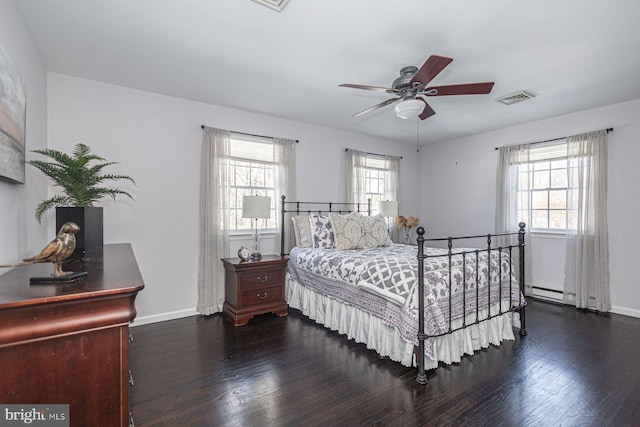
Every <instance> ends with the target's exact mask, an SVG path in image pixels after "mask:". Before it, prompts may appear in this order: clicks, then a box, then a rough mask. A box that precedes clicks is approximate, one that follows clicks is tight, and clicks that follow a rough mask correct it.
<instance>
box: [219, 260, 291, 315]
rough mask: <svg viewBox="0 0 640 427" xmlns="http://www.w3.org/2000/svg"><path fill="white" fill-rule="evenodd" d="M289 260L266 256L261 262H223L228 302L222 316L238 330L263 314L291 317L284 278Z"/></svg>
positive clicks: (225, 302) (225, 303)
mask: <svg viewBox="0 0 640 427" xmlns="http://www.w3.org/2000/svg"><path fill="white" fill-rule="evenodd" d="M288 261H289V259H288V258H281V257H279V256H277V255H264V256H263V257H262V259H261V260H259V261H251V260H249V261H242V260H240V258H223V259H222V263H223V264H224V268H225V284H224V292H225V301H224V306H223V308H222V313H223V314H224V315H225V317H227V318H228V319H229V320H230V321H231V322H232V323H233V325H234V326H241V325H244V324H246V323H247V322H248V321H249V320H251V319H252V318H253V316H255V315H257V314H263V313H275V314H277V315H278V316H286V315H287V302H286V301H285V299H284V278H285V270H286V268H287V262H288Z"/></svg>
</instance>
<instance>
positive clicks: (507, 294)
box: [288, 244, 524, 353]
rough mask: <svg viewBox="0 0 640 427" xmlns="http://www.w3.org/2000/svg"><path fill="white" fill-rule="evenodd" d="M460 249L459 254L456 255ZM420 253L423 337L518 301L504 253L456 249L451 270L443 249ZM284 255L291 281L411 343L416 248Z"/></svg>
mask: <svg viewBox="0 0 640 427" xmlns="http://www.w3.org/2000/svg"><path fill="white" fill-rule="evenodd" d="M463 251H464V252H466V254H465V255H462V254H461V252H463ZM425 253H426V254H427V255H428V257H427V258H426V259H425V261H424V277H425V333H426V334H427V335H429V336H437V335H441V334H444V333H446V332H447V331H448V328H449V318H450V317H451V318H452V319H458V318H461V317H462V316H463V314H466V315H469V314H470V313H474V312H475V311H476V307H480V309H482V308H486V307H487V306H488V305H490V304H493V303H496V302H498V300H502V301H507V302H506V304H511V305H512V306H513V305H516V304H517V303H518V302H519V301H520V293H519V287H518V281H517V279H516V275H515V268H510V265H511V262H510V258H509V255H508V254H507V253H505V252H499V251H498V250H497V249H496V250H492V251H491V253H490V254H487V251H486V250H481V251H476V250H474V249H460V248H459V249H456V250H455V251H454V255H453V256H452V258H451V268H449V257H448V256H447V255H446V254H447V250H446V249H436V248H425ZM456 253H457V255H456ZM289 257H290V261H289V265H288V274H289V275H290V277H291V278H293V279H295V280H297V281H298V282H300V283H302V284H303V285H305V286H307V287H311V288H313V289H315V290H316V291H317V292H320V293H322V294H324V295H326V296H329V297H331V298H335V299H338V300H340V301H343V302H344V303H346V304H349V305H352V306H354V307H358V308H360V309H362V310H365V311H367V312H369V313H371V314H373V315H375V316H377V317H379V318H381V319H382V320H383V321H384V323H385V324H386V325H388V326H391V327H394V328H396V329H397V330H398V331H399V332H400V334H401V336H402V337H403V339H405V340H406V341H407V342H411V343H414V344H416V345H417V343H418V341H417V333H418V325H417V323H418V322H417V319H418V295H417V291H418V274H417V268H418V260H417V247H416V246H411V245H402V244H393V245H390V246H386V247H377V248H373V249H360V250H348V251H336V250H328V249H312V248H301V247H296V248H294V249H293V250H292V251H291V254H290V256H289ZM463 270H464V274H463ZM500 277H502V285H501V286H500V285H499V284H500ZM449 282H451V287H449ZM449 289H451V292H450V291H449ZM463 289H464V292H463ZM476 290H477V292H476ZM450 293H451V298H450V295H449V294H450ZM380 297H381V298H380ZM450 300H451V304H450V303H449V301H450ZM509 301H510V302H509ZM522 301H523V303H524V299H522ZM465 307H466V308H465ZM494 314H495V313H494ZM427 353H428V351H427Z"/></svg>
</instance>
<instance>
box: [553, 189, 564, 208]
mask: <svg viewBox="0 0 640 427" xmlns="http://www.w3.org/2000/svg"><path fill="white" fill-rule="evenodd" d="M549 208H550V209H567V192H566V190H551V191H549Z"/></svg>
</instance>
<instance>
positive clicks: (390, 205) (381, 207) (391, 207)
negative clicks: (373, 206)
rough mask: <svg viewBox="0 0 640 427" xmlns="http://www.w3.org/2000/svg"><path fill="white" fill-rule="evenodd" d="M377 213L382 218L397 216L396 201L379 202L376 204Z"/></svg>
mask: <svg viewBox="0 0 640 427" xmlns="http://www.w3.org/2000/svg"><path fill="white" fill-rule="evenodd" d="M378 212H380V213H381V214H382V216H384V217H387V218H388V217H393V216H397V215H398V201H397V200H380V201H379V202H378Z"/></svg>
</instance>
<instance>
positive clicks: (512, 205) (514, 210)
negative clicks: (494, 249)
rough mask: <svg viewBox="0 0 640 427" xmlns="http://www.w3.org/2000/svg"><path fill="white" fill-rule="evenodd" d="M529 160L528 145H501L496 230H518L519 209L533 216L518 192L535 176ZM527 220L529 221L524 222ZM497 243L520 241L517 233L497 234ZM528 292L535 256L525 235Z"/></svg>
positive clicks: (502, 231) (527, 291)
mask: <svg viewBox="0 0 640 427" xmlns="http://www.w3.org/2000/svg"><path fill="white" fill-rule="evenodd" d="M529 160H530V150H529V145H528V144H524V145H511V146H506V147H501V148H500V157H499V160H498V172H497V179H496V220H495V231H496V233H512V232H514V231H517V230H518V222H519V220H518V211H523V210H524V211H525V212H527V211H528V213H527V217H528V218H531V204H530V203H529V200H528V199H526V198H525V197H524V196H523V195H522V194H521V193H520V192H519V191H518V189H519V188H520V180H521V179H527V180H529V179H533V177H532V176H531V174H532V170H531V169H530V168H528V162H529ZM525 223H526V221H525ZM527 229H530V224H527ZM496 243H497V244H498V245H499V246H508V245H516V244H518V236H511V237H509V236H501V237H497V240H496ZM525 245H526V246H527V249H526V250H525V260H524V261H525V281H524V282H525V286H524V289H525V295H531V294H532V289H531V288H532V285H533V283H532V280H531V279H532V277H533V274H532V271H533V265H532V256H531V236H530V233H527V234H526V235H525ZM519 256H520V255H519V254H518V253H517V251H516V252H515V253H514V254H512V257H513V262H514V265H518V263H519Z"/></svg>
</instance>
